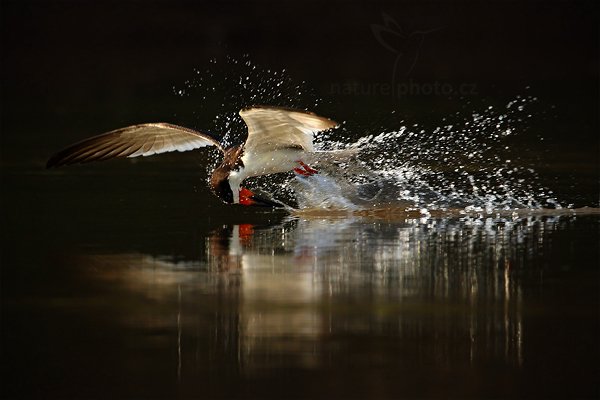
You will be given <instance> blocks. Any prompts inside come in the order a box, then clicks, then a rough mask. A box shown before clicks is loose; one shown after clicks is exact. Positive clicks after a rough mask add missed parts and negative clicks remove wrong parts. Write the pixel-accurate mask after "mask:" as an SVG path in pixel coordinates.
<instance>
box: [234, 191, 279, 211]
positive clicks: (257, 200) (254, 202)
mask: <svg viewBox="0 0 600 400" xmlns="http://www.w3.org/2000/svg"><path fill="white" fill-rule="evenodd" d="M240 204H241V205H243V206H255V207H272V208H282V207H286V205H285V204H283V203H280V202H278V201H276V200H272V199H269V198H267V197H266V196H260V195H258V194H256V193H254V192H252V191H250V190H248V189H246V188H244V187H243V188H240Z"/></svg>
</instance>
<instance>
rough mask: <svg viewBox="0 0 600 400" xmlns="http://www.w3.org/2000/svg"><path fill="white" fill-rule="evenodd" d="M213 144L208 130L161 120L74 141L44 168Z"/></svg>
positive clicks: (213, 140)
mask: <svg viewBox="0 0 600 400" xmlns="http://www.w3.org/2000/svg"><path fill="white" fill-rule="evenodd" d="M206 146H216V147H217V148H218V149H219V150H221V151H222V152H223V147H221V145H220V144H219V142H218V140H217V139H216V138H214V137H212V136H210V135H208V134H205V133H201V132H197V131H195V130H193V129H189V128H185V127H182V126H177V125H172V124H167V123H164V122H158V123H150V124H140V125H132V126H127V127H125V128H121V129H117V130H114V131H111V132H108V133H104V134H102V135H98V136H93V137H91V138H89V139H85V140H82V141H81V142H78V143H75V144H73V145H71V146H69V147H67V148H66V149H64V150H61V151H59V152H58V153H56V154H54V155H53V156H52V157H51V158H50V159H49V160H48V163H47V164H46V168H51V167H58V166H61V165H67V164H76V163H85V162H89V161H99V160H107V159H109V158H116V157H138V156H150V155H153V154H159V153H166V152H170V151H188V150H194V149H198V148H200V147H206Z"/></svg>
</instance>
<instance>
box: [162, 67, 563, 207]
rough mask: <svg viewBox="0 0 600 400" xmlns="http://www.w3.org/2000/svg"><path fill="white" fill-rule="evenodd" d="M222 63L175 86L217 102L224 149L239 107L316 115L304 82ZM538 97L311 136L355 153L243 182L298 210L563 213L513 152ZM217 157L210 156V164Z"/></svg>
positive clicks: (324, 146) (201, 111) (216, 125)
mask: <svg viewBox="0 0 600 400" xmlns="http://www.w3.org/2000/svg"><path fill="white" fill-rule="evenodd" d="M220 63H221V64H223V65H221V64H218V63H217V61H216V60H211V62H210V64H209V66H208V67H207V68H206V69H205V70H203V71H201V70H199V69H198V70H195V71H194V77H193V78H191V79H189V80H187V81H186V82H185V83H184V85H183V86H182V87H180V88H179V87H174V88H173V90H174V93H175V94H176V95H177V96H179V97H181V98H188V97H189V98H192V99H194V100H197V101H199V103H200V104H201V105H202V104H204V105H207V104H212V105H215V104H216V107H217V110H211V113H212V115H216V116H215V117H214V119H213V121H212V129H213V130H214V131H216V132H219V133H221V134H222V135H224V139H223V141H224V143H225V144H230V143H235V142H237V141H239V140H240V138H241V135H243V132H245V126H244V124H243V121H242V120H241V118H240V117H239V116H238V115H237V112H236V111H237V110H239V109H240V108H243V107H246V106H248V105H251V104H271V105H277V106H287V107H294V108H299V109H314V107H315V106H317V105H319V103H320V102H321V100H320V99H319V98H318V96H316V95H315V94H314V92H313V91H311V90H310V89H309V88H308V87H307V85H306V83H304V82H302V83H299V84H298V83H296V82H295V81H294V80H293V79H291V78H290V77H288V76H287V75H286V72H285V70H281V71H274V70H269V69H264V68H260V67H258V66H256V65H255V64H253V63H252V62H251V61H250V59H249V58H248V57H244V58H242V60H236V59H232V58H227V59H226V60H225V61H222V62H220ZM536 101H537V99H536V98H535V97H531V96H528V97H521V96H517V97H516V98H515V99H513V100H512V101H510V102H508V103H507V104H506V105H505V106H504V107H493V106H487V107H484V108H482V109H477V110H474V111H473V110H470V111H464V112H462V113H457V114H455V115H452V116H449V117H447V118H444V119H442V121H440V123H439V124H437V126H433V127H430V126H425V125H420V124H418V123H412V124H406V123H404V124H402V125H401V126H398V127H395V128H392V129H381V130H380V133H377V134H369V135H363V134H362V132H359V131H354V132H348V131H347V130H346V129H344V128H342V129H335V130H332V131H328V132H325V133H322V134H319V135H317V136H316V137H315V146H316V147H317V148H318V149H319V150H324V151H326V150H332V149H343V148H348V147H355V148H357V149H358V153H357V154H358V156H357V157H355V158H353V159H352V160H348V162H346V163H338V164H335V165H320V166H318V168H319V170H320V173H319V174H317V175H314V176H311V177H301V176H294V175H293V173H288V174H279V175H277V176H269V177H258V178H253V179H251V180H249V182H247V184H248V185H249V186H250V187H257V188H260V189H262V190H263V191H267V192H269V193H271V194H272V195H273V197H275V198H277V199H280V200H282V201H285V202H287V203H289V204H292V205H294V206H297V207H298V208H301V209H307V208H308V209H311V208H320V209H324V208H325V209H344V210H365V209H370V208H381V207H395V208H397V207H405V208H406V209H409V210H421V211H422V212H423V213H425V214H426V213H427V212H429V211H430V210H446V209H450V208H452V209H456V208H459V209H464V210H466V211H485V212H493V211H497V210H511V209H516V208H520V209H523V208H527V209H538V208H542V207H552V208H561V207H562V206H561V204H560V203H559V202H558V201H557V200H556V199H555V198H554V197H553V193H552V191H550V190H548V189H547V188H545V187H543V186H542V185H540V183H539V179H538V176H537V174H536V172H535V171H534V169H533V168H531V166H529V165H527V164H526V163H523V162H521V160H520V159H519V158H518V155H517V152H513V148H512V147H511V139H512V138H514V137H517V136H518V135H519V133H520V129H521V127H522V126H523V121H524V120H527V119H528V118H529V117H531V111H530V110H529V107H530V106H531V105H532V104H535V103H536ZM205 108H206V107H202V106H199V107H198V109H197V111H196V112H195V113H197V115H206V114H208V110H206V109H205ZM204 123H205V122H204ZM356 138H358V139H356ZM218 161H219V157H218V155H216V154H215V155H214V156H213V157H212V159H211V163H210V166H209V168H211V169H212V168H214V167H215V166H216V164H217V163H218Z"/></svg>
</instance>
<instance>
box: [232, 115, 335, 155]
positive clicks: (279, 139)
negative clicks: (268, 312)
mask: <svg viewBox="0 0 600 400" xmlns="http://www.w3.org/2000/svg"><path fill="white" fill-rule="evenodd" d="M240 115H241V117H242V119H243V120H244V122H245V123H246V125H247V126H248V139H246V146H245V148H246V151H249V152H256V153H260V152H262V151H265V150H272V149H276V148H283V147H285V148H302V149H304V150H306V151H314V147H313V135H314V134H315V133H317V132H319V131H324V130H326V129H330V128H335V127H336V126H338V124H337V122H335V121H332V120H330V119H328V118H324V117H320V116H318V115H316V114H313V113H310V112H308V111H302V110H291V109H286V108H279V107H269V106H255V107H249V108H245V109H243V110H241V111H240Z"/></svg>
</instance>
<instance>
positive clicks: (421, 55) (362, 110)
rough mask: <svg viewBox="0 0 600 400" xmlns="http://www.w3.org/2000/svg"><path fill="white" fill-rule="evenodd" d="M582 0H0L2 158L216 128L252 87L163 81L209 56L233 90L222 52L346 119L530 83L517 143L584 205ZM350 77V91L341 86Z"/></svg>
mask: <svg viewBox="0 0 600 400" xmlns="http://www.w3.org/2000/svg"><path fill="white" fill-rule="evenodd" d="M596 3H597V2H595V1H575V2H569V1H550V2H548V1H539V2H537V1H529V2H517V1H495V2H472V1H458V2H445V1H444V2H442V1H424V2H416V1H411V2H402V1H389V2H387V1H378V2H366V1H365V2H359V1H329V2H321V1H292V2H271V1H253V2H242V1H224V2H218V3H217V2H170V1H145V2H142V1H94V2H91V1H89V2H86V1H83V2H74V1H3V2H2V72H1V73H2V142H1V145H2V146H1V147H2V165H3V167H9V166H15V165H24V164H27V165H30V166H32V167H35V168H38V169H39V168H43V166H44V163H45V161H46V159H47V158H48V156H49V155H50V154H51V153H52V152H54V151H56V150H58V149H60V148H61V147H64V146H65V145H66V144H68V143H71V142H72V141H75V140H79V139H81V138H83V137H87V136H90V135H93V134H97V133H101V132H103V131H106V130H110V129H114V128H116V127H119V126H123V125H126V124H131V123H139V122H148V121H158V120H166V121H169V122H174V123H180V124H186V125H191V126H193V127H195V128H199V129H207V128H210V129H215V128H216V129H219V126H215V123H214V120H213V118H214V116H215V114H218V113H235V112H236V110H237V109H239V107H240V106H243V105H248V103H252V102H253V101H252V100H251V99H249V98H248V99H244V98H243V96H242V99H241V100H239V101H236V102H231V101H228V100H227V97H226V96H224V97H223V99H218V96H217V97H215V96H213V98H211V99H209V100H206V101H203V99H202V89H199V90H196V92H195V93H194V95H193V96H188V97H185V98H181V97H179V96H176V95H175V93H174V90H173V87H181V86H182V85H183V84H184V82H185V81H186V80H187V79H190V77H193V76H194V72H193V71H194V69H198V70H200V71H204V70H205V69H206V68H207V67H211V68H212V71H213V75H212V77H211V78H212V79H213V81H214V82H216V83H217V84H221V86H219V87H218V88H217V92H221V91H229V92H230V93H231V92H235V91H236V90H237V88H236V85H235V83H234V82H233V81H230V82H229V83H228V84H225V85H223V82H224V81H225V80H224V79H221V78H222V77H221V76H219V73H221V72H222V73H223V74H227V71H226V70H227V69H229V68H230V67H231V62H229V63H228V62H226V61H225V60H226V59H227V57H229V58H230V60H231V59H233V60H251V61H252V63H253V65H257V66H259V67H260V68H262V69H263V70H265V71H266V70H270V71H281V70H283V69H285V75H286V76H287V77H289V79H291V80H293V81H295V82H299V83H301V82H305V83H303V84H302V85H303V86H304V87H305V88H306V87H307V88H308V89H309V91H310V92H311V93H312V94H311V96H308V97H306V96H298V98H294V94H293V93H291V92H290V93H289V96H287V98H286V99H283V100H282V99H277V98H274V99H269V96H268V93H267V94H264V95H263V96H262V97H261V98H260V102H261V103H271V104H277V105H286V106H294V107H302V108H308V109H311V110H314V111H316V112H319V113H321V114H323V115H327V116H330V117H332V118H335V119H338V120H342V121H359V122H360V124H359V126H360V129H359V130H362V131H364V132H366V133H372V131H379V132H380V131H381V130H382V129H393V128H397V127H398V123H399V121H405V123H414V122H417V123H427V122H428V121H432V122H431V123H432V124H433V125H434V126H436V124H439V122H438V121H439V118H441V117H444V116H448V115H451V114H452V113H453V112H455V111H457V110H462V111H465V110H467V112H472V111H473V112H475V111H477V110H480V109H481V108H482V107H484V106H486V105H487V104H494V105H497V106H505V105H506V104H507V102H508V101H510V100H512V99H514V98H515V96H517V95H521V96H526V95H527V96H533V97H537V98H538V104H537V106H536V107H537V111H536V112H535V113H534V117H535V118H537V119H538V120H539V121H538V120H536V121H534V122H531V123H530V126H529V128H532V127H533V129H529V131H527V129H525V128H524V129H523V130H524V131H527V132H526V133H525V135H524V138H525V139H526V140H525V141H526V142H527V146H526V147H527V151H524V152H523V153H524V156H527V155H529V154H535V157H537V159H536V160H534V163H535V164H536V166H537V167H538V169H539V170H540V172H541V173H542V174H543V175H544V174H545V175H547V176H556V175H557V174H562V175H565V174H567V175H568V176H567V178H566V179H567V180H570V181H577V184H578V186H577V187H575V188H570V189H569V190H571V192H577V191H578V192H580V193H581V192H585V193H586V196H584V197H585V199H584V200H582V202H579V203H578V204H579V205H582V204H584V203H585V204H584V205H590V201H591V200H590V199H597V189H598V187H597V171H598V70H599V65H598V38H599V35H598V7H597V5H596ZM386 18H387V19H388V26H389V25H390V22H389V21H392V23H393V24H395V28H394V29H395V30H396V31H400V32H401V34H402V35H403V36H404V37H405V38H408V39H401V38H400V39H399V37H398V36H396V37H395V38H394V36H393V35H392V36H389V35H388V36H387V39H385V40H388V39H389V41H388V42H386V43H387V44H389V43H392V45H394V44H393V42H394V40H396V41H397V42H396V43H397V44H398V46H399V47H398V48H399V49H400V50H399V51H401V52H402V53H393V52H392V51H390V50H389V48H386V47H385V46H384V44H383V43H382V42H381V41H380V40H378V39H377V38H376V36H375V35H374V34H373V31H372V27H373V26H377V25H379V26H384V25H385V19H386ZM423 31H427V32H428V33H425V34H424V35H423V41H422V42H421V43H420V45H416V44H415V43H417V42H415V40H416V39H415V38H417V37H418V33H419V32H423ZM399 54H400V55H399ZM211 60H216V63H215V64H211ZM397 60H399V63H398V65H397V67H398V68H397V69H396V70H394V65H395V64H394V63H395V61H397ZM413 61H414V65H413ZM394 71H396V74H395V75H394ZM263 77H264V74H263ZM393 82H396V83H398V82H401V83H402V82H404V83H410V82H414V83H416V84H421V85H422V84H433V83H435V82H438V83H443V84H448V85H451V87H453V88H459V87H460V86H461V85H464V84H466V85H467V87H469V88H472V89H473V90H472V92H470V93H468V94H467V95H465V96H446V95H439V94H428V95H423V94H415V93H411V94H408V95H405V96H402V97H398V96H394V95H393V94H390V93H388V92H387V91H385V90H381V89H377V85H390V84H391V83H393ZM254 84H257V82H254ZM348 84H353V85H357V86H355V87H357V88H358V89H355V90H354V91H353V92H350V93H347V92H343V90H342V89H340V88H343V87H344V86H343V85H348ZM373 88H375V89H373ZM240 90H241V89H240ZM315 98H317V99H320V100H321V102H320V105H319V106H318V107H315V106H314V104H312V102H313V100H314V99H315ZM209 103H210V104H209ZM391 111H396V113H395V114H394V115H395V116H394V118H396V119H394V120H392V119H391V117H390V115H391ZM192 115H193V117H192ZM364 132H358V133H357V135H359V134H362V133H364ZM540 137H543V138H544V139H545V142H544V143H543V144H541V145H538V144H539V143H538V141H539V138H540ZM547 181H548V182H552V179H550V178H548V179H547ZM565 190H567V189H565Z"/></svg>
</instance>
